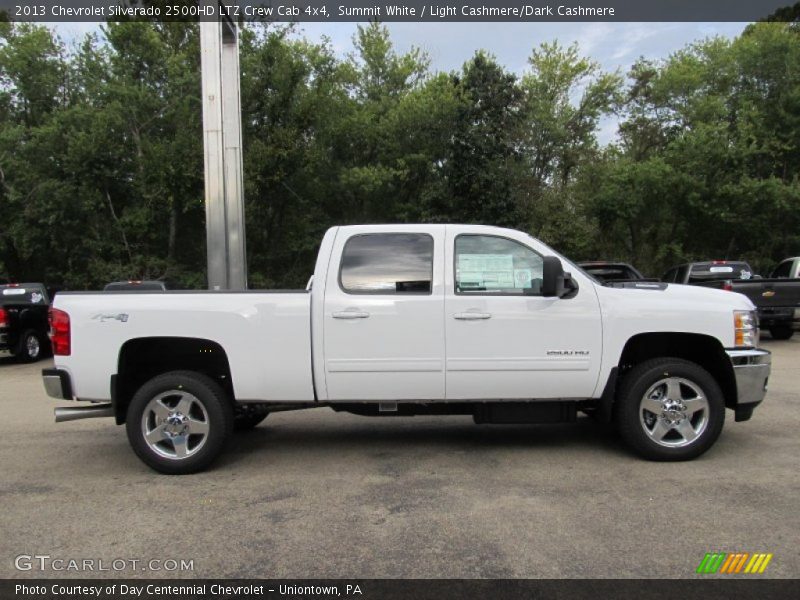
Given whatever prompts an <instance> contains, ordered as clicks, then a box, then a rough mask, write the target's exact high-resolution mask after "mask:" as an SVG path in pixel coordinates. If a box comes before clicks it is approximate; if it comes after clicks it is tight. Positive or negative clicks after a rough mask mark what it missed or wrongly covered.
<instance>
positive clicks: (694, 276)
mask: <svg viewBox="0 0 800 600" xmlns="http://www.w3.org/2000/svg"><path fill="white" fill-rule="evenodd" d="M752 277H753V272H752V270H751V269H750V265H748V264H747V263H724V264H704V265H695V266H693V267H692V272H691V273H690V274H689V283H702V282H704V281H717V280H720V279H750V278H752Z"/></svg>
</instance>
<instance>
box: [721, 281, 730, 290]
mask: <svg viewBox="0 0 800 600" xmlns="http://www.w3.org/2000/svg"><path fill="white" fill-rule="evenodd" d="M722 289H723V290H725V291H726V292H732V291H733V284H732V283H731V282H730V281H726V282H725V283H723V284H722Z"/></svg>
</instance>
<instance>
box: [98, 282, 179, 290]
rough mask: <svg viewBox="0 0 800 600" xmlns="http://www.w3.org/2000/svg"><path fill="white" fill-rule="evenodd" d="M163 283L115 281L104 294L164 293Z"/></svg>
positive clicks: (105, 288)
mask: <svg viewBox="0 0 800 600" xmlns="http://www.w3.org/2000/svg"><path fill="white" fill-rule="evenodd" d="M166 289H167V286H166V285H165V284H164V282H163V281H134V280H131V281H115V282H113V283H109V284H108V285H106V287H104V288H103V291H104V292H164V291H166Z"/></svg>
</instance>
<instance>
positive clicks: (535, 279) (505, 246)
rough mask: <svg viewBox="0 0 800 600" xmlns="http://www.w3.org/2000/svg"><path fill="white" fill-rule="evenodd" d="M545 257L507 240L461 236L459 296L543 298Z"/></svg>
mask: <svg viewBox="0 0 800 600" xmlns="http://www.w3.org/2000/svg"><path fill="white" fill-rule="evenodd" d="M542 263H543V261H542V257H541V256H540V255H539V254H537V253H536V252H534V251H533V250H531V249H530V248H528V247H527V246H524V245H522V244H520V243H519V242H515V241H513V240H509V239H507V238H502V237H496V236H491V235H460V236H458V237H457V238H456V247H455V274H456V277H455V279H456V293H457V294H478V295H479V294H491V295H496V294H500V295H510V296H513V295H522V294H526V295H539V294H541V291H542Z"/></svg>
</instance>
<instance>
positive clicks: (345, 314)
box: [333, 310, 369, 319]
mask: <svg viewBox="0 0 800 600" xmlns="http://www.w3.org/2000/svg"><path fill="white" fill-rule="evenodd" d="M368 317H369V313H368V312H363V311H359V310H342V311H339V312H335V313H333V318H334V319H366V318H368Z"/></svg>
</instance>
